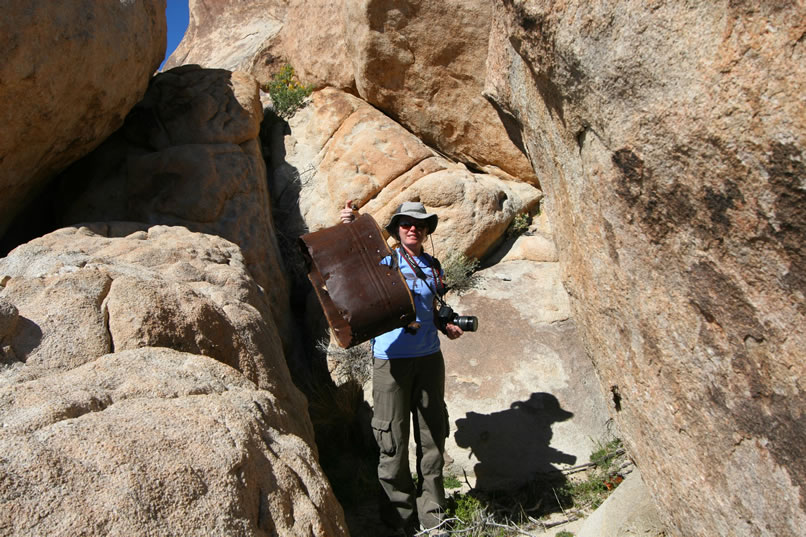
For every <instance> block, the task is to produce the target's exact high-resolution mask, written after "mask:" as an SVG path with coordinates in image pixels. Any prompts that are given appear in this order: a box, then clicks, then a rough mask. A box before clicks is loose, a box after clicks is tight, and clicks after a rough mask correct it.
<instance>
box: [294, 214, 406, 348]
mask: <svg viewBox="0 0 806 537" xmlns="http://www.w3.org/2000/svg"><path fill="white" fill-rule="evenodd" d="M299 246H300V248H301V249H302V253H303V256H304V257H305V259H306V261H307V263H308V279H309V280H310V281H311V284H313V288H314V290H315V291H316V296H317V298H318V299H319V303H320V304H321V305H322V309H323V310H324V312H325V317H326V318H327V322H328V324H329V325H330V328H331V330H332V331H333V335H334V337H335V339H336V342H337V343H338V344H339V346H340V347H342V348H345V349H346V348H349V347H352V346H354V345H358V344H359V343H362V342H364V341H367V340H369V339H371V338H373V337H375V336H377V335H380V334H383V333H384V332H388V331H389V330H392V329H395V328H400V327H403V326H406V325H408V324H409V323H411V322H413V321H414V319H415V314H414V300H413V299H412V296H411V293H410V292H409V288H408V287H407V286H406V282H405V281H404V280H403V276H402V275H401V274H400V271H399V270H397V269H392V268H390V267H389V266H387V265H382V264H380V262H381V260H382V259H383V258H385V257H386V256H389V255H391V254H392V252H391V250H390V249H389V247H388V246H387V245H386V241H384V239H383V234H382V232H381V228H380V227H379V226H378V224H377V222H375V219H374V218H372V216H370V215H368V214H363V215H361V216H359V217H358V218H357V219H356V220H354V221H353V222H352V223H350V224H338V225H336V226H333V227H329V228H325V229H322V230H319V231H315V232H313V233H308V234H307V235H303V236H302V237H300V239H299Z"/></svg>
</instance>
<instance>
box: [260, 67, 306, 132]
mask: <svg viewBox="0 0 806 537" xmlns="http://www.w3.org/2000/svg"><path fill="white" fill-rule="evenodd" d="M264 89H265V90H266V91H267V92H268V93H269V96H270V97H271V102H272V103H273V104H274V113H275V114H277V115H278V116H280V117H282V118H285V119H288V118H290V117H291V116H293V115H294V114H295V113H296V111H297V110H298V109H299V108H300V107H301V106H302V103H303V101H305V98H306V97H308V95H310V94H311V92H312V91H313V87H312V86H310V85H304V84H301V83H300V82H299V81H298V80H297V78H296V76H295V75H294V68H293V67H291V66H290V65H288V64H286V65H285V66H284V67H283V68H282V69H280V71H279V72H278V73H277V74H275V75H274V76H273V77H272V79H271V82H269V83H268V85H267V86H266V88H264Z"/></svg>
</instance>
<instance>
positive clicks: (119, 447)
mask: <svg viewBox="0 0 806 537" xmlns="http://www.w3.org/2000/svg"><path fill="white" fill-rule="evenodd" d="M0 281H2V282H4V285H3V287H2V288H0V305H2V308H0V312H2V319H3V323H2V326H3V334H2V336H0V337H2V345H3V349H4V353H3V355H2V360H3V361H2V366H1V367H0V446H1V447H0V450H2V451H0V452H1V453H2V454H3V455H2V457H0V474H2V475H3V476H5V478H4V479H3V480H2V482H0V504H2V505H4V509H3V510H2V511H3V515H0V532H1V533H3V534H4V535H29V534H31V533H32V532H33V533H39V534H60V535H81V534H124V533H125V534H129V535H146V534H150V533H153V532H158V533H166V532H167V533H171V534H192V533H194V531H196V528H198V527H201V525H204V527H205V530H206V531H210V532H212V533H219V534H227V535H275V534H276V535H289V536H290V535H302V534H316V535H320V534H326V535H343V534H345V533H346V530H345V529H344V524H343V522H342V521H343V514H342V511H341V507H340V506H339V505H338V503H337V502H336V500H335V497H334V496H333V494H332V491H331V489H330V487H329V486H328V484H327V480H326V478H325V477H324V474H323V473H322V471H321V469H320V467H319V465H318V463H317V453H316V448H315V445H314V442H313V429H312V427H311V424H310V420H309V418H308V416H307V412H306V403H305V399H304V397H303V396H302V395H301V394H300V393H299V392H298V390H297V389H296V388H295V387H294V386H293V384H292V383H291V380H290V374H289V372H288V369H287V366H286V365H285V361H284V355H283V352H282V345H281V343H280V339H279V336H278V334H277V328H276V327H275V325H274V324H273V323H272V322H271V321H270V320H271V314H270V309H269V307H268V304H267V300H266V297H265V295H264V294H263V292H262V290H261V289H260V287H259V286H258V285H257V284H256V283H255V282H254V280H253V279H252V278H251V276H249V273H248V272H247V270H246V268H245V263H244V259H243V256H242V255H241V252H240V250H239V249H238V247H237V246H235V245H234V244H232V243H230V242H228V241H226V240H224V239H222V238H220V237H215V236H210V235H204V234H201V233H192V232H190V231H188V230H187V229H185V228H181V227H167V226H154V227H151V228H147V227H145V226H143V225H141V224H133V223H113V224H93V225H90V226H84V227H80V228H65V229H62V230H58V231H56V232H54V233H51V234H48V235H46V236H44V237H41V238H39V239H36V240H34V241H32V242H30V243H27V244H24V245H22V246H20V247H18V248H17V249H15V250H14V251H13V252H12V253H11V254H9V256H8V257H6V258H3V259H2V260H0ZM13 321H16V322H13ZM6 349H7V350H8V352H6ZM200 431H204V434H203V435H202V434H200ZM54 484H58V486H54ZM43 505H47V509H44V510H43V509H42V508H41V506H43ZM12 515H13V516H12ZM211 523H213V524H214V526H213V527H211V526H210V524H211Z"/></svg>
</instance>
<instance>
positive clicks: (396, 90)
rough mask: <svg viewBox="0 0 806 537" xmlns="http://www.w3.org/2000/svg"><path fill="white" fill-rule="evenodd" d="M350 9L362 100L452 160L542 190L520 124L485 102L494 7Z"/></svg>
mask: <svg viewBox="0 0 806 537" xmlns="http://www.w3.org/2000/svg"><path fill="white" fill-rule="evenodd" d="M344 4H345V14H346V15H345V16H346V20H347V22H346V26H347V34H346V40H347V44H348V49H349V52H350V57H351V59H352V63H353V65H354V66H355V80H356V87H357V89H358V94H359V95H360V96H361V97H362V98H363V99H365V100H366V101H367V102H369V103H371V104H372V105H374V106H376V107H378V108H379V109H380V110H382V111H383V112H385V113H386V114H388V115H389V116H391V117H393V118H394V119H395V120H397V121H398V122H399V123H401V124H402V125H403V126H405V127H406V128H407V129H409V130H410V131H411V132H413V133H414V134H416V135H417V136H418V137H420V138H421V139H422V140H423V141H425V142H426V143H427V144H429V145H431V146H434V147H437V148H439V149H440V150H441V151H443V152H444V153H446V154H448V155H450V156H451V157H452V158H455V159H457V160H459V161H462V162H466V163H468V164H472V165H473V166H475V167H476V168H478V169H481V170H485V171H489V172H493V173H495V172H496V170H503V171H504V172H506V173H507V174H509V175H511V176H514V177H516V178H519V179H520V180H523V181H528V182H531V183H533V184H535V185H536V184H537V177H536V176H535V173H534V171H533V169H532V167H531V165H530V164H529V161H528V159H527V158H526V156H525V154H524V152H523V149H522V148H520V147H518V143H519V142H520V140H519V133H518V132H517V126H516V124H515V122H514V121H512V118H510V117H509V116H508V115H506V114H501V115H499V113H498V111H497V110H496V109H495V107H493V105H492V104H490V103H489V102H488V101H487V100H486V99H485V98H484V96H483V95H482V90H483V88H484V73H485V64H486V61H487V43H488V40H489V35H490V20H491V15H492V3H491V2H488V1H486V0H445V1H442V2H431V1H428V0H412V1H407V2H405V3H400V2H395V1H393V0H345V1H344ZM508 131H509V132H508ZM512 138H514V139H515V140H516V141H513V139H512Z"/></svg>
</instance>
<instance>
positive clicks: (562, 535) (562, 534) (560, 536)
mask: <svg viewBox="0 0 806 537" xmlns="http://www.w3.org/2000/svg"><path fill="white" fill-rule="evenodd" d="M554 537H574V534H573V533H571V532H570V531H566V530H562V531H558V532H557V533H555V534H554Z"/></svg>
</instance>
